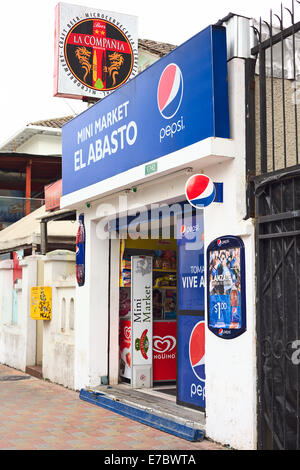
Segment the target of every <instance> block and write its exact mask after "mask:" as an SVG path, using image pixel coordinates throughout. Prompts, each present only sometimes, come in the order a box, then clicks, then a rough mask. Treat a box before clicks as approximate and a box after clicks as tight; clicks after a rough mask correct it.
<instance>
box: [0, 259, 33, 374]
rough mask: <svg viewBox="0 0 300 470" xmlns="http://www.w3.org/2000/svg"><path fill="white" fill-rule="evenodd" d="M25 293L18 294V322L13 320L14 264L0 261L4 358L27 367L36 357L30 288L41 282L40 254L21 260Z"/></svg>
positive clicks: (0, 337)
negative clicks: (38, 277) (38, 278)
mask: <svg viewBox="0 0 300 470" xmlns="http://www.w3.org/2000/svg"><path fill="white" fill-rule="evenodd" d="M20 265H21V266H22V271H23V277H22V283H21V285H22V293H21V295H20V294H19V295H18V300H19V305H18V322H17V324H13V323H12V302H13V297H12V294H13V265H12V261H10V260H7V261H2V262H1V263H0V312H1V313H0V315H1V322H0V362H1V363H2V364H6V365H8V366H10V367H14V368H15V369H19V370H23V371H25V369H26V366H28V365H34V364H35V359H36V324H35V321H34V320H32V319H31V318H30V291H31V287H33V286H35V285H36V282H37V258H36V257H35V256H30V257H28V258H26V259H24V260H23V261H20Z"/></svg>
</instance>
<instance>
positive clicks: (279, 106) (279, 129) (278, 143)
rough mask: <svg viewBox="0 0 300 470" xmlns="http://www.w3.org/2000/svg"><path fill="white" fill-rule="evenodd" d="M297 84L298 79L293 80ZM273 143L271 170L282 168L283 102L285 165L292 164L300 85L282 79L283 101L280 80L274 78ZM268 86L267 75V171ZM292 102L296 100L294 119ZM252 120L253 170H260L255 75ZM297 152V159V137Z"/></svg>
mask: <svg viewBox="0 0 300 470" xmlns="http://www.w3.org/2000/svg"><path fill="white" fill-rule="evenodd" d="M297 83H298V82H297ZM273 87H274V92H273V93H274V105H273V106H274V146H275V170H280V169H282V168H284V166H285V165H284V121H283V103H284V105H285V120H286V122H285V126H286V154H287V164H286V166H288V167H289V166H294V165H296V164H297V160H296V148H297V146H296V133H295V129H296V122H297V126H298V132H299V131H300V110H299V103H300V88H299V85H298V86H296V88H295V82H294V81H292V80H287V79H285V80H284V87H285V95H284V96H285V98H284V100H283V91H282V80H281V79H280V78H274V82H273ZM271 90H272V86H271V78H269V77H267V79H266V91H267V96H266V105H267V136H268V140H267V146H268V148H267V166H268V172H269V171H273V160H272V93H271ZM295 102H297V105H298V106H297V121H296V119H295V106H294V104H295ZM255 110H256V115H255V120H256V171H257V174H258V175H259V174H260V173H261V167H260V155H261V152H260V97H259V77H258V76H257V75H256V77H255ZM298 155H299V161H300V139H298Z"/></svg>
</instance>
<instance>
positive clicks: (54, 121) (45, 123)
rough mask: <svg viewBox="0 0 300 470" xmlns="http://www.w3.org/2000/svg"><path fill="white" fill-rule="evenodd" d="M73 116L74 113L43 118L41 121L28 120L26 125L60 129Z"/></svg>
mask: <svg viewBox="0 0 300 470" xmlns="http://www.w3.org/2000/svg"><path fill="white" fill-rule="evenodd" d="M73 117H74V115H73V116H63V117H59V118H51V119H45V120H42V121H36V122H30V123H29V124H28V126H41V127H54V128H56V129H60V128H61V127H62V126H63V125H64V124H66V123H67V122H69V121H70V120H71V119H73Z"/></svg>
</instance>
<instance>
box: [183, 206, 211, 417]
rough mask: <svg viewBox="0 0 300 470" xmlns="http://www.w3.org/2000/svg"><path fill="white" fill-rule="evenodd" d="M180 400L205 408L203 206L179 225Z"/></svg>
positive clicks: (188, 404)
mask: <svg viewBox="0 0 300 470" xmlns="http://www.w3.org/2000/svg"><path fill="white" fill-rule="evenodd" d="M177 259H178V267H177V299H178V301H177V403H179V404H184V405H186V406H190V407H195V408H198V409H201V410H203V409H204V408H205V319H204V308H205V305H204V295H205V280H204V220H203V210H197V211H194V213H193V214H192V215H190V216H185V217H184V220H183V222H182V221H179V222H178V225H177Z"/></svg>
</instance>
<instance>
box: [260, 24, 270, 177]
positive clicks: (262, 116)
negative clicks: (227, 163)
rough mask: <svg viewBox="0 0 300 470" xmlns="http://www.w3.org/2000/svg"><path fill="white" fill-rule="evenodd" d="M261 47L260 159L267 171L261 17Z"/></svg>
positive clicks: (264, 59)
mask: <svg viewBox="0 0 300 470" xmlns="http://www.w3.org/2000/svg"><path fill="white" fill-rule="evenodd" d="M259 40H260V48H259V77H260V79H259V95H260V161H261V172H262V173H266V172H267V167H268V165H267V107H266V52H265V49H263V48H262V47H261V19H260V39H259Z"/></svg>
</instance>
